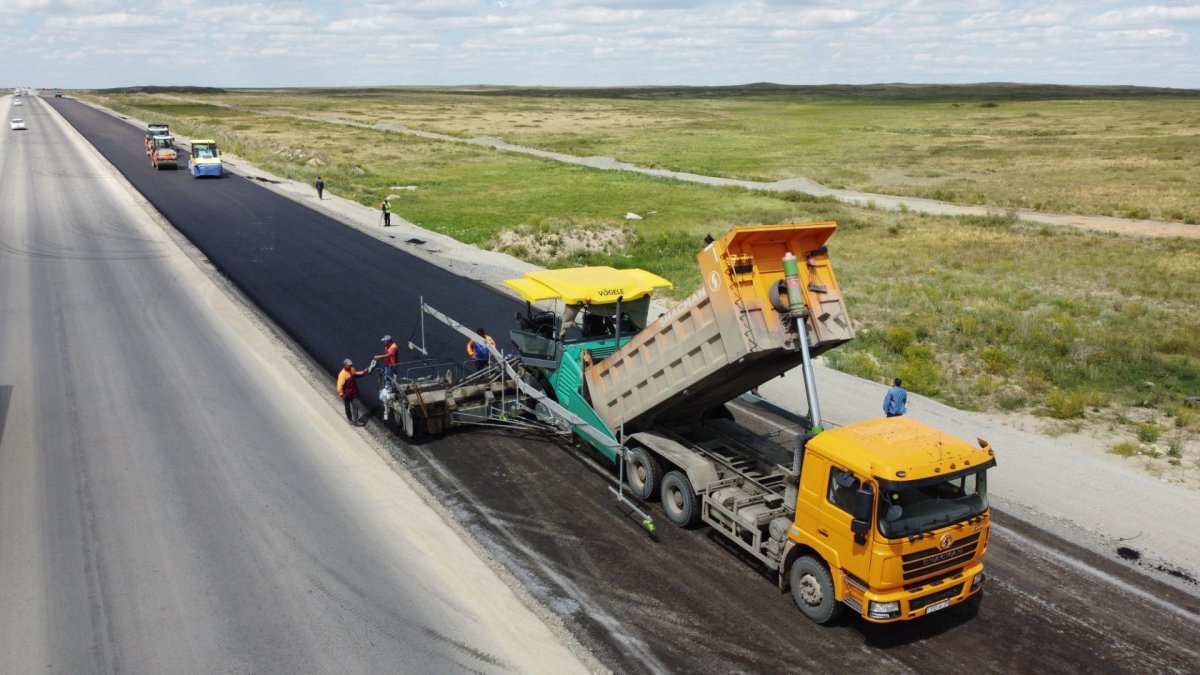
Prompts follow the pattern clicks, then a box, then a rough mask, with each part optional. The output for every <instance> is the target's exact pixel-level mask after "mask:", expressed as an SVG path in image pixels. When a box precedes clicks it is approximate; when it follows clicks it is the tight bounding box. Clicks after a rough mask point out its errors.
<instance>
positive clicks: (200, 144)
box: [188, 139, 224, 178]
mask: <svg viewBox="0 0 1200 675" xmlns="http://www.w3.org/2000/svg"><path fill="white" fill-rule="evenodd" d="M188 171H190V172H191V173H192V177H193V178H200V177H201V176H211V177H213V178H220V177H221V174H222V173H223V172H224V167H223V166H222V164H221V151H220V150H218V149H217V142H216V141H213V140H208V139H205V140H193V141H192V152H191V154H190V155H189V156H188Z"/></svg>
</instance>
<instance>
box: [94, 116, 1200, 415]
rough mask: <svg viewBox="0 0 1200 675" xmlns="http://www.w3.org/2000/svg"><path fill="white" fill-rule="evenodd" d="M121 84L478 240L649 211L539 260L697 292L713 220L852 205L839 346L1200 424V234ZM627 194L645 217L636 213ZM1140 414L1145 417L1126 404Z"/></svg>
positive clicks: (210, 127) (309, 176)
mask: <svg viewBox="0 0 1200 675" xmlns="http://www.w3.org/2000/svg"><path fill="white" fill-rule="evenodd" d="M105 102H106V103H107V104H108V105H110V106H114V107H117V108H118V109H120V110H122V111H124V112H126V113H128V114H130V115H132V116H136V117H139V118H141V119H146V120H155V121H158V120H162V119H165V120H167V121H169V122H170V123H171V124H172V126H173V128H174V129H176V130H177V131H178V132H179V133H183V134H187V135H196V134H201V135H204V136H215V137H216V138H217V140H218V141H219V142H221V143H222V144H223V145H224V146H225V147H226V148H227V149H231V150H233V151H234V152H236V153H237V154H239V155H241V156H242V157H244V158H245V159H247V160H249V161H251V162H253V163H254V164H256V165H258V166H260V167H262V168H264V169H266V170H268V171H271V172H273V173H276V174H279V175H283V176H286V177H289V178H293V179H296V180H300V181H304V182H311V181H312V180H313V179H314V178H315V176H316V175H317V174H318V173H320V174H321V175H323V176H324V178H325V181H326V184H327V186H328V188H327V189H329V190H331V191H333V192H335V193H337V194H340V195H343V196H347V197H350V198H353V199H357V200H358V201H360V202H361V203H363V204H366V205H370V206H374V205H375V204H377V203H378V202H379V199H380V198H381V197H382V196H383V195H385V194H388V193H389V192H390V189H389V188H390V186H392V185H417V186H418V189H417V190H416V191H414V192H400V193H399V194H400V196H399V197H398V198H397V199H395V200H393V209H394V210H395V211H396V212H397V213H398V214H400V215H402V216H403V217H405V218H406V219H408V220H410V221H413V222H416V223H418V224H420V225H422V226H423V227H426V228H428V229H430V230H434V231H438V232H442V233H445V234H448V235H450V236H453V237H455V238H457V239H459V240H461V241H464V242H468V243H473V244H479V245H483V246H487V245H489V244H490V243H491V242H493V241H495V239H496V237H497V236H498V234H499V233H501V232H503V231H506V230H513V229H520V228H548V229H549V230H554V231H557V230H560V229H562V228H571V227H577V226H580V225H579V224H583V226H586V227H604V226H605V225H606V224H608V225H609V226H611V227H627V226H628V227H632V228H633V230H634V234H633V236H632V238H631V239H630V241H629V243H628V245H627V246H626V247H625V248H624V249H621V250H616V251H609V252H602V253H593V254H581V255H577V256H574V257H571V258H569V259H550V260H537V261H535V262H539V263H542V264H548V265H576V264H610V265H613V266H617V267H643V268H646V269H650V270H653V271H655V272H657V273H659V274H662V275H663V276H666V277H667V278H668V279H670V280H672V281H673V282H674V283H675V284H676V285H677V288H676V295H677V296H683V295H685V294H687V293H690V292H691V291H692V290H694V289H695V288H696V286H697V284H698V279H697V278H696V272H695V262H694V256H695V253H696V252H697V251H698V250H699V249H700V248H701V247H702V239H703V237H704V235H705V234H712V235H713V236H720V235H721V234H723V233H724V232H725V231H726V230H727V229H728V228H729V227H731V226H733V225H737V224H744V223H775V222H790V221H816V220H836V221H837V222H838V223H839V225H840V229H839V232H838V233H837V234H836V235H835V236H834V238H833V239H832V240H831V242H830V250H831V255H832V258H833V260H834V264H835V265H836V268H837V271H838V276H839V281H840V283H841V285H842V287H843V289H844V290H845V293H846V297H847V299H848V304H849V307H850V312H851V315H852V316H853V317H854V319H855V325H856V329H857V331H858V338H857V339H856V340H855V341H853V342H851V343H850V344H848V345H846V346H844V347H842V348H840V349H838V350H835V351H834V352H831V353H830V354H829V357H828V358H829V360H830V362H831V363H832V364H833V365H834V366H835V367H839V368H842V369H844V370H847V371H849V372H852V373H855V374H858V375H861V376H864V377H868V378H871V379H873V380H876V381H885V380H889V379H890V378H891V377H894V376H900V377H903V378H904V379H905V380H906V384H907V385H908V386H909V387H910V388H911V389H912V390H913V391H915V392H918V393H924V394H929V395H933V396H936V397H938V398H939V399H940V400H943V401H945V402H948V403H951V404H954V405H958V406H960V407H964V408H968V409H984V410H1028V411H1033V412H1037V413H1039V414H1044V415H1047V416H1049V417H1054V418H1059V419H1069V420H1080V419H1082V420H1087V419H1093V418H1095V417H1097V416H1099V415H1103V414H1105V411H1112V410H1114V409H1121V408H1123V407H1129V406H1142V407H1146V408H1150V409H1152V410H1153V411H1155V414H1156V416H1157V417H1159V418H1163V419H1166V418H1172V419H1174V420H1175V424H1177V425H1178V426H1180V427H1188V426H1191V425H1195V424H1197V422H1196V420H1195V416H1194V415H1192V414H1191V412H1190V411H1191V410H1193V409H1191V408H1186V407H1184V406H1183V399H1184V397H1185V396H1187V395H1194V394H1195V392H1197V391H1200V308H1198V307H1197V303H1196V301H1195V299H1196V298H1197V297H1200V242H1195V241H1190V240H1188V241H1185V240H1171V239H1135V238H1126V237H1118V236H1115V235H1104V234H1090V233H1083V232H1079V231H1075V230H1070V229H1054V228H1049V227H1030V226H1027V225H1025V224H1023V223H1021V222H1018V221H1017V220H1016V219H1014V218H1012V217H988V218H945V217H934V216H926V215H922V214H916V213H891V212H880V211H875V210H872V209H861V208H853V207H849V206H846V205H842V204H840V203H837V202H834V201H832V200H829V199H818V198H813V197H810V196H807V195H801V194H798V193H778V194H776V193H755V192H748V191H745V190H740V189H731V188H711V187H704V186H699V185H693V184H686V183H679V182H674V181H666V180H658V179H654V178H650V177H646V176H641V175H636V174H626V173H620V172H605V171H596V170H591V169H586V168H582V167H577V166H570V165H563V164H559V163H555V162H551V161H544V160H539V159H535V158H530V157H527V156H523V155H514V154H509V153H502V152H498V151H493V150H490V149H486V148H479V147H475V146H466V145H462V144H457V143H447V142H437V141H430V140H424V139H419V138H413V137H411V136H405V135H401V134H395V133H385V132H381V131H373V130H363V129H355V128H350V127H346V126H344V125H333V124H327V123H322V122H314V121H302V120H298V119H295V118H290V117H274V116H269V115H261V114H255V113H252V112H249V111H246V110H232V111H230V110H228V109H220V110H221V111H222V112H216V111H215V109H214V108H213V107H212V106H206V105H182V104H179V103H178V102H167V101H164V100H162V99H158V98H153V97H145V96H138V95H123V96H119V97H111V98H107V99H106V100H105ZM628 211H633V212H635V213H639V214H642V215H643V216H645V219H644V220H642V221H633V222H631V223H627V222H626V221H624V220H622V219H621V217H622V216H623V214H625V213H626V212H628ZM1123 424H1125V425H1126V426H1127V428H1129V429H1130V431H1138V429H1137V428H1136V425H1135V423H1133V422H1124V423H1123Z"/></svg>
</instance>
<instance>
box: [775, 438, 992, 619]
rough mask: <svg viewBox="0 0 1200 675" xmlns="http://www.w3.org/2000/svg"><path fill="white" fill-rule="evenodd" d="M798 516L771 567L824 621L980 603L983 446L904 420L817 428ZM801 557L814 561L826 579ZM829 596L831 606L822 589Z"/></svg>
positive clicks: (807, 453) (985, 517)
mask: <svg viewBox="0 0 1200 675" xmlns="http://www.w3.org/2000/svg"><path fill="white" fill-rule="evenodd" d="M799 463H800V484H799V490H798V494H797V498H796V508H795V518H794V521H793V523H792V524H791V526H790V529H789V532H788V543H787V545H786V546H785V548H784V551H783V554H782V555H781V556H780V559H779V561H778V562H779V564H778V567H777V569H779V570H780V573H781V577H782V576H783V574H784V573H787V577H788V582H789V584H790V586H791V588H792V593H793V597H794V598H795V600H796V603H797V605H798V606H799V607H800V609H801V610H802V611H804V613H805V614H807V615H808V616H809V617H810V618H813V619H814V620H817V621H819V622H821V623H824V622H827V621H831V620H832V619H833V618H834V617H836V616H837V614H838V612H839V611H840V610H841V608H842V607H849V608H850V609H851V610H852V611H854V612H855V613H856V614H859V615H860V616H862V617H863V618H865V619H866V620H868V621H873V622H889V621H897V620H901V619H912V618H916V617H919V616H925V615H927V614H932V613H934V612H937V611H940V610H942V609H944V608H946V607H949V606H950V605H953V604H957V603H960V602H964V601H967V600H968V599H971V598H977V597H978V594H979V593H980V591H981V589H982V584H983V580H984V579H983V563H982V561H981V559H982V557H983V554H984V552H985V551H986V550H987V535H988V525H989V522H990V512H989V508H988V501H987V471H988V469H990V468H991V467H993V466H995V464H996V462H995V457H994V455H993V452H992V448H991V446H990V445H988V444H987V442H986V441H983V440H979V441H978V443H977V444H976V445H971V444H968V443H966V442H964V441H962V440H960V439H957V438H954V437H952V436H949V435H948V434H945V433H944V432H942V431H939V430H937V429H934V428H933V427H930V426H928V425H925V424H922V423H921V422H918V421H915V420H912V419H910V418H907V417H893V418H887V419H878V420H870V421H866V422H859V423H855V424H849V425H846V426H843V427H839V428H837V429H830V430H826V431H823V432H821V433H819V434H817V435H815V436H813V437H812V438H811V439H809V440H808V441H807V443H805V444H804V447H803V450H802V456H801V458H800V462H799ZM804 557H810V558H814V559H817V560H820V561H822V562H823V563H824V564H825V565H826V567H827V571H828V572H829V578H828V579H823V578H822V575H821V574H820V573H819V572H813V571H812V570H811V567H812V566H811V565H806V566H801V567H797V566H796V562H797V561H798V560H800V559H802V558H804ZM830 593H832V600H834V601H835V602H829V601H828V600H827V599H826V597H825V596H826V595H828V594H830Z"/></svg>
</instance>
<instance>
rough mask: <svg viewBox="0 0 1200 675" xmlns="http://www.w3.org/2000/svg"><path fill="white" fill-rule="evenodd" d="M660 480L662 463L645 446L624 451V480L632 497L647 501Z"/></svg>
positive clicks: (654, 491)
mask: <svg viewBox="0 0 1200 675" xmlns="http://www.w3.org/2000/svg"><path fill="white" fill-rule="evenodd" d="M661 481H662V465H661V464H659V463H658V458H657V457H655V456H654V455H652V454H650V453H649V452H648V451H647V450H646V449H645V448H639V447H636V446H635V447H632V448H628V449H627V450H626V452H625V482H626V483H627V484H628V485H629V491H630V492H632V493H633V496H634V497H637V498H638V499H640V500H642V501H649V499H650V498H651V497H653V496H654V494H655V493H656V492H658V486H659V484H660V483H661Z"/></svg>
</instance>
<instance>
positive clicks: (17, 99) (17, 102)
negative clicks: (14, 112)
mask: <svg viewBox="0 0 1200 675" xmlns="http://www.w3.org/2000/svg"><path fill="white" fill-rule="evenodd" d="M13 105H25V104H24V103H22V102H21V99H19V98H14V99H13Z"/></svg>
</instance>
